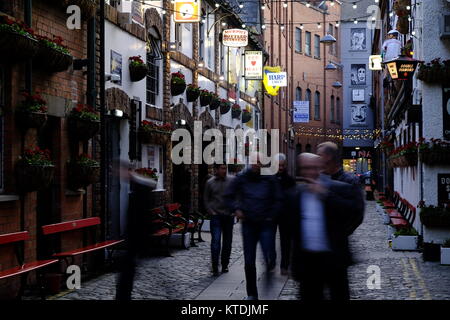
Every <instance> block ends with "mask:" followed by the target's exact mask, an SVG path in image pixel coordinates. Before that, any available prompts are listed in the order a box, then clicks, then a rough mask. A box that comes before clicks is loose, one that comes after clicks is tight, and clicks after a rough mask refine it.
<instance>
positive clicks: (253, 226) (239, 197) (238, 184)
mask: <svg viewBox="0 0 450 320" xmlns="http://www.w3.org/2000/svg"><path fill="white" fill-rule="evenodd" d="M261 156H262V155H261V154H259V153H251V154H250V163H251V164H250V165H249V167H248V168H247V169H245V170H244V171H242V172H240V173H239V174H238V175H237V176H236V178H235V179H234V180H233V181H232V183H231V184H230V186H229V188H228V189H227V191H226V192H225V197H224V198H225V202H226V203H227V204H228V205H229V206H230V209H231V210H232V211H233V212H234V213H235V215H236V217H237V218H238V219H239V220H240V221H242V238H243V247H244V260H245V279H246V287H247V295H248V297H247V300H258V289H257V284H256V280H257V279H256V248H257V244H258V242H259V243H260V244H261V248H262V252H263V255H264V260H265V263H266V267H267V271H268V273H269V272H270V271H272V270H273V268H274V267H275V265H276V251H275V234H276V226H277V225H276V219H277V215H278V214H279V212H280V209H281V206H282V200H283V198H282V195H281V190H280V186H279V183H278V181H277V179H276V177H275V176H274V175H262V174H261V161H260V159H261Z"/></svg>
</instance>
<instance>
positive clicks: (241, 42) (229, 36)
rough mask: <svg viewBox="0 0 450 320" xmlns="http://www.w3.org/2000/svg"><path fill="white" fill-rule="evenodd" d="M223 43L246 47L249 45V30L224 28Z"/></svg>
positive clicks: (228, 45) (230, 45)
mask: <svg viewBox="0 0 450 320" xmlns="http://www.w3.org/2000/svg"><path fill="white" fill-rule="evenodd" d="M222 44H223V45H224V46H227V47H246V46H247V45H248V31H247V30H243V29H228V30H224V31H223V35H222Z"/></svg>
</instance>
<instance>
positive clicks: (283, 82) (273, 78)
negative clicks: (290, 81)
mask: <svg viewBox="0 0 450 320" xmlns="http://www.w3.org/2000/svg"><path fill="white" fill-rule="evenodd" d="M267 84H268V85H269V86H272V87H287V74H286V72H276V73H271V72H270V73H267Z"/></svg>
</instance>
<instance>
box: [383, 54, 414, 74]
mask: <svg viewBox="0 0 450 320" xmlns="http://www.w3.org/2000/svg"><path fill="white" fill-rule="evenodd" d="M418 63H419V60H416V59H413V58H409V57H407V56H404V55H401V56H398V57H397V58H395V59H393V60H389V61H386V62H385V64H386V65H387V67H388V70H389V74H390V75H391V78H392V79H393V80H408V79H411V78H412V76H413V74H414V71H415V70H416V67H417V64H418Z"/></svg>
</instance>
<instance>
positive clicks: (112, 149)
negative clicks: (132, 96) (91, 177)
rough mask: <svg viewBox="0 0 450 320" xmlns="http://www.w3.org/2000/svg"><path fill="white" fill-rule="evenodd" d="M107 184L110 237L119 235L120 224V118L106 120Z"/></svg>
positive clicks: (108, 231) (117, 237) (108, 234)
mask: <svg viewBox="0 0 450 320" xmlns="http://www.w3.org/2000/svg"><path fill="white" fill-rule="evenodd" d="M107 137H108V140H107V149H106V150H107V154H106V159H107V160H106V163H107V167H106V168H107V185H108V212H107V214H106V215H107V221H108V223H107V226H106V234H107V236H108V237H109V238H110V239H119V238H120V236H121V232H120V231H121V230H120V229H121V228H120V226H121V224H120V198H121V197H120V151H121V150H120V120H119V119H116V118H109V119H108V120H107Z"/></svg>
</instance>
